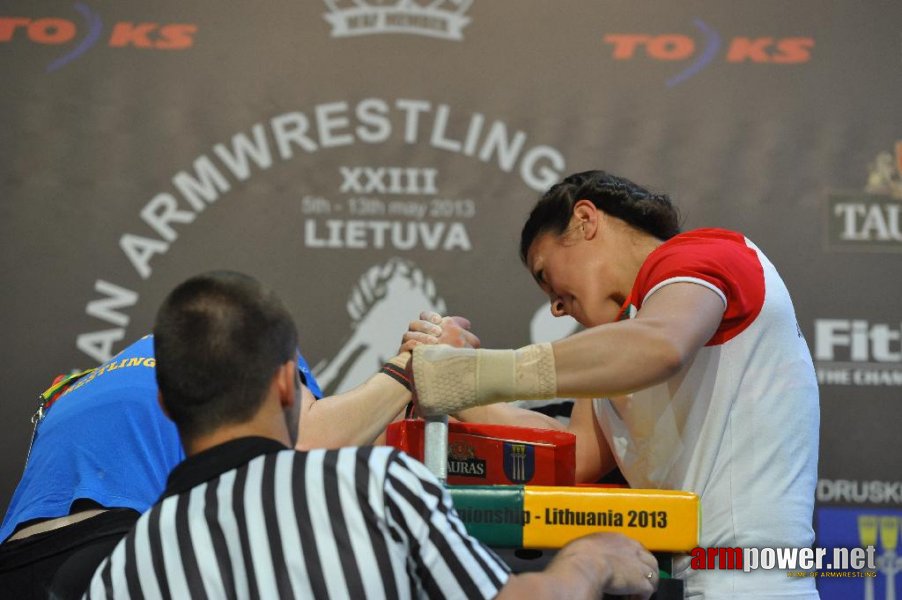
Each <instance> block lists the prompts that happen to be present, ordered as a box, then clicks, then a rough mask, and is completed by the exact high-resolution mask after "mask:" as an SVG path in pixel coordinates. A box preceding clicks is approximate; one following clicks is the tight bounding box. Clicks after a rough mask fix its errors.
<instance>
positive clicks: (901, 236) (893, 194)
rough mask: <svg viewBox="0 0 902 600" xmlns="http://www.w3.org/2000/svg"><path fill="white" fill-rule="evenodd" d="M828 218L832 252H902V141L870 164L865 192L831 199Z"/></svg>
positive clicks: (829, 242) (828, 233)
mask: <svg viewBox="0 0 902 600" xmlns="http://www.w3.org/2000/svg"><path fill="white" fill-rule="evenodd" d="M826 219H827V248H828V249H829V250H835V251H845V252H849V251H851V252H900V251H902V141H899V142H896V148H895V156H893V154H892V153H890V152H881V153H880V154H878V155H877V157H876V158H875V159H874V161H873V162H872V163H871V164H870V165H869V169H868V178H867V183H866V184H865V186H864V191H863V192H851V193H842V192H837V193H832V194H830V195H829V196H828V198H827V216H826Z"/></svg>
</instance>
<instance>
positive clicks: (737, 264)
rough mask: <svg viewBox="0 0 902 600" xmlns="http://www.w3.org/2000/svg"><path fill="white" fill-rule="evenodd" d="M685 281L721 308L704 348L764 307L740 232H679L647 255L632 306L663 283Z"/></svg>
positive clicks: (755, 263)
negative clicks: (722, 304) (715, 297)
mask: <svg viewBox="0 0 902 600" xmlns="http://www.w3.org/2000/svg"><path fill="white" fill-rule="evenodd" d="M678 282H691V283H697V284H699V285H704V286H706V287H708V288H710V289H711V290H712V291H714V292H716V293H718V294H719V295H720V296H721V298H722V299H723V300H724V302H725V304H726V309H725V310H724V315H723V319H722V320H721V322H720V327H718V328H717V331H716V332H715V334H714V336H713V337H712V338H711V339H710V340H708V343H707V344H706V345H707V346H716V345H718V344H723V343H724V342H727V341H729V340H731V339H733V338H734V337H736V336H737V335H739V334H740V333H742V332H743V331H744V330H745V329H746V327H748V326H749V325H751V323H752V322H753V321H754V320H755V318H756V317H757V316H758V313H760V312H761V307H762V306H763V305H764V291H765V290H764V269H763V268H762V266H761V261H760V260H758V254H757V253H756V252H755V250H754V249H752V248H750V247H749V246H748V245H747V244H746V243H745V237H743V236H742V235H741V234H738V233H734V232H731V231H725V230H713V229H707V230H706V229H702V230H697V231H690V232H688V233H684V234H680V235H678V236H677V237H675V238H673V239H671V240H668V241H667V242H665V243H664V244H662V245H661V246H659V247H658V248H657V249H656V250H655V251H654V252H652V253H651V254H650V255H649V256H648V259H647V260H646V261H645V263H644V264H643V265H642V268H641V269H640V270H639V276H638V277H637V278H636V283H635V284H634V286H633V290H632V294H631V295H632V297H633V298H634V299H635V304H636V307H637V308H640V309H641V308H642V303H643V302H644V301H645V299H646V298H647V297H648V296H649V295H650V294H653V293H654V292H656V291H657V290H658V289H660V288H661V287H662V286H664V285H667V284H669V283H678Z"/></svg>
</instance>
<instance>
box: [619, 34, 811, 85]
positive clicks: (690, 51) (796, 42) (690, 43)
mask: <svg viewBox="0 0 902 600" xmlns="http://www.w3.org/2000/svg"><path fill="white" fill-rule="evenodd" d="M693 25H694V26H695V32H694V34H690V33H607V34H605V36H604V43H605V44H607V45H608V46H610V47H611V56H612V58H614V60H624V61H625V60H654V61H664V62H674V63H680V64H681V65H684V66H683V68H682V69H681V70H680V71H679V72H677V73H675V74H674V75H672V76H671V77H670V78H668V79H667V82H666V83H667V87H673V86H675V85H679V84H680V83H683V82H684V81H686V80H687V79H689V78H690V77H693V76H695V75H697V74H698V73H699V72H701V71H702V70H703V69H705V68H706V67H708V66H709V65H711V64H713V63H715V62H726V63H732V64H742V63H757V64H768V65H798V64H801V63H806V62H808V61H809V60H811V52H812V49H813V48H814V38H811V37H804V36H800V37H781V38H778V37H772V36H754V35H743V36H734V37H732V38H728V39H724V38H723V37H722V36H721V34H720V33H719V32H718V31H717V30H716V29H714V28H713V27H711V26H710V25H708V24H707V23H705V22H704V21H702V20H701V19H693Z"/></svg>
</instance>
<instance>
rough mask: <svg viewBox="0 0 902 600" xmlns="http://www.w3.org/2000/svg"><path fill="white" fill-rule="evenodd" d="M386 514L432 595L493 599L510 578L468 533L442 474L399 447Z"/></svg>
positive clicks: (388, 487)
mask: <svg viewBox="0 0 902 600" xmlns="http://www.w3.org/2000/svg"><path fill="white" fill-rule="evenodd" d="M385 515H386V520H387V521H388V524H389V527H391V528H392V530H393V531H394V532H395V533H396V534H397V535H399V536H400V537H402V538H405V539H406V542H407V544H408V546H409V548H410V554H411V558H412V560H411V561H410V563H409V564H410V568H412V569H413V571H414V572H413V573H411V575H412V577H413V578H414V579H415V580H416V581H418V582H419V584H420V585H421V586H422V591H423V592H425V594H426V595H427V596H428V597H430V598H466V599H472V598H494V597H495V596H496V595H497V594H498V592H499V591H500V590H501V588H502V587H503V586H504V584H505V583H506V582H507V579H508V577H509V574H510V573H509V570H508V567H507V565H506V564H505V563H504V562H503V561H502V560H501V559H500V558H498V556H497V555H496V554H495V553H494V552H493V551H492V550H490V549H489V548H488V547H486V546H485V545H483V544H482V542H480V541H479V540H477V539H475V538H473V537H472V536H471V535H470V534H468V533H467V530H466V528H465V527H464V524H463V522H462V521H461V520H460V517H459V516H458V515H457V512H456V511H455V510H454V507H453V505H452V503H451V496H450V495H449V494H448V492H447V491H446V490H445V488H444V487H442V485H441V483H439V481H438V479H436V478H435V476H434V475H433V474H432V473H431V472H430V471H429V470H428V469H427V468H426V467H425V466H424V465H423V464H422V463H420V462H418V461H416V460H414V459H412V458H411V457H409V456H407V455H406V454H404V453H403V452H400V451H397V452H394V453H393V456H392V459H391V460H390V461H389V464H388V470H387V474H386V478H385Z"/></svg>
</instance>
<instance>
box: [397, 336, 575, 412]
mask: <svg viewBox="0 0 902 600" xmlns="http://www.w3.org/2000/svg"><path fill="white" fill-rule="evenodd" d="M413 380H414V385H415V386H416V390H417V398H418V401H417V402H418V404H419V407H420V413H421V414H423V415H425V416H430V415H442V414H449V413H454V412H457V411H459V410H463V409H465V408H470V407H473V406H482V405H485V404H494V403H495V402H511V401H513V400H540V399H544V398H554V397H555V395H556V393H557V378H556V376H555V372H554V352H553V350H552V349H551V344H532V345H531V346H524V347H523V348H520V349H519V350H473V349H470V348H452V347H450V346H427V345H420V346H417V347H416V348H414V350H413Z"/></svg>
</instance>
